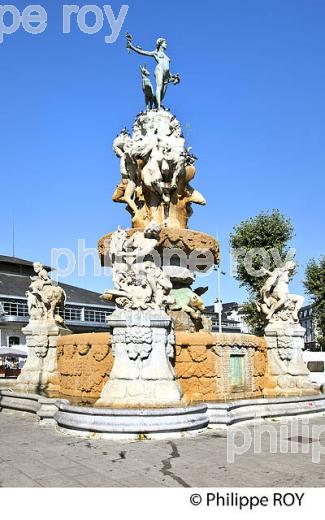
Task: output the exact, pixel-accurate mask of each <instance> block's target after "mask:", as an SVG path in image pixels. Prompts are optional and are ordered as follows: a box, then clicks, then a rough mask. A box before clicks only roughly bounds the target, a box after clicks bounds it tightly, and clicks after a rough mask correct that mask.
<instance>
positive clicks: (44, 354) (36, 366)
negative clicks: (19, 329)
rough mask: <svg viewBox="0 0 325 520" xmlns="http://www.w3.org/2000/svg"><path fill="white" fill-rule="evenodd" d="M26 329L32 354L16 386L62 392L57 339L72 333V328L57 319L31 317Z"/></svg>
mask: <svg viewBox="0 0 325 520" xmlns="http://www.w3.org/2000/svg"><path fill="white" fill-rule="evenodd" d="M23 333H24V334H25V336H26V342H27V347H28V356H27V361H26V364H25V366H24V368H23V369H22V371H21V374H20V376H19V377H18V379H17V383H16V385H15V390H18V391H20V392H26V393H28V392H33V393H39V392H42V393H45V394H47V395H49V396H51V395H58V393H59V389H60V387H59V374H58V371H57V358H56V342H57V339H58V337H59V336H64V335H65V334H70V333H71V331H70V330H69V329H66V328H63V327H60V326H59V325H57V324H56V323H54V322H49V321H46V320H31V321H30V322H29V324H28V325H27V327H25V328H24V329H23Z"/></svg>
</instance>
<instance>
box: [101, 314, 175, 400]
mask: <svg viewBox="0 0 325 520" xmlns="http://www.w3.org/2000/svg"><path fill="white" fill-rule="evenodd" d="M108 323H109V326H110V328H111V329H112V350H113V354H114V364H113V368H112V371H111V374H110V377H109V380H108V382H107V383H106V385H105V386H104V388H103V390H102V393H101V396H100V398H99V400H98V401H97V403H96V406H116V407H138V406H159V407H162V406H175V405H179V404H180V403H181V400H182V390H181V387H180V385H179V383H178V382H177V380H176V374H175V371H174V369H173V367H172V365H171V363H170V358H172V357H173V356H174V334H173V332H172V323H171V319H170V318H169V316H167V314H166V313H165V312H164V311H161V310H151V309H147V310H122V309H119V310H116V311H114V312H113V314H112V315H111V316H110V317H109V318H108Z"/></svg>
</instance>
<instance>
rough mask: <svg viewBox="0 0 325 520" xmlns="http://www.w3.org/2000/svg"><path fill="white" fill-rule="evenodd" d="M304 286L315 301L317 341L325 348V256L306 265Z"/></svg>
mask: <svg viewBox="0 0 325 520" xmlns="http://www.w3.org/2000/svg"><path fill="white" fill-rule="evenodd" d="M305 277H306V279H305V281H304V286H305V287H306V289H307V294H309V296H310V297H311V299H312V301H313V315H314V318H315V319H316V325H317V342H318V343H319V345H320V347H321V349H322V350H325V256H322V257H321V258H320V260H319V261H316V260H315V259H314V258H312V259H311V260H310V261H309V262H308V264H307V267H306V273H305Z"/></svg>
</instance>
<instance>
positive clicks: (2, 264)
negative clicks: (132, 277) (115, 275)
mask: <svg viewBox="0 0 325 520" xmlns="http://www.w3.org/2000/svg"><path fill="white" fill-rule="evenodd" d="M13 266H15V267H16V269H14V270H12V269H11V268H10V267H13ZM44 267H45V268H46V269H47V270H49V271H50V270H51V268H50V267H47V266H44ZM31 274H34V271H33V262H30V261H29V260H23V259H21V258H15V257H10V256H4V255H0V296H9V297H10V298H24V297H25V293H26V291H27V289H28V287H29V285H30V278H29V276H30V275H31ZM59 285H60V287H62V289H64V290H65V292H66V294H67V303H79V304H84V305H100V306H105V307H114V304H113V303H109V302H105V301H103V300H101V299H100V294H99V293H97V292H95V291H89V290H88V289H82V288H80V287H75V286H74V285H68V284H65V283H59Z"/></svg>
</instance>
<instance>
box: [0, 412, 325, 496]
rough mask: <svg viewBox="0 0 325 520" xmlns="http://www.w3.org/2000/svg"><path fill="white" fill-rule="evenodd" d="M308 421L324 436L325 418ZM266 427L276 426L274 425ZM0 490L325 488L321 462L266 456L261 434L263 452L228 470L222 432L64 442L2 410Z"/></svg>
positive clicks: (301, 456)
mask: <svg viewBox="0 0 325 520" xmlns="http://www.w3.org/2000/svg"><path fill="white" fill-rule="evenodd" d="M310 421H311V422H310V424H311V425H315V426H324V429H325V416H317V417H316V416H314V417H312V418H311V419H310ZM272 425H273V426H274V427H275V428H276V429H279V427H280V423H279V422H276V421H274V422H272ZM238 428H240V426H239V427H238ZM246 428H247V426H246ZM249 428H250V429H251V428H252V426H249ZM324 437H325V434H324ZM304 442H310V443H311V442H312V440H310V439H309V440H308V439H307V440H305V441H304ZM322 445H324V446H325V439H324V438H322ZM300 447H301V446H300ZM0 486H2V487H225V486H227V487H228V486H229V487H241V486H242V487H247V486H253V487H254V486H256V487H261V486H270V487H279V486H280V487H281V486H283V487H284V486H307V487H308V486H315V487H324V486H325V455H323V456H322V458H321V462H320V463H319V464H314V463H313V462H312V458H311V454H310V453H307V454H306V453H301V451H300V452H299V453H286V454H284V453H270V449H269V442H268V437H267V435H266V436H265V438H264V437H263V439H262V453H260V454H254V453H253V451H252V450H249V451H247V453H245V454H243V455H241V456H239V457H238V458H237V459H236V462H235V463H234V464H229V463H227V433H226V432H225V431H220V430H218V431H217V430H209V431H208V432H207V433H202V434H200V435H198V436H196V437H194V438H193V437H191V438H179V439H173V440H155V441H139V442H125V441H113V440H105V439H92V438H83V437H78V436H77V435H76V436H71V435H64V434H62V433H61V432H59V431H58V430H57V429H55V428H53V427H52V426H50V425H42V424H40V423H39V421H38V419H37V418H36V417H35V416H33V415H30V414H27V413H22V412H16V411H9V410H3V411H2V412H0Z"/></svg>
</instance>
